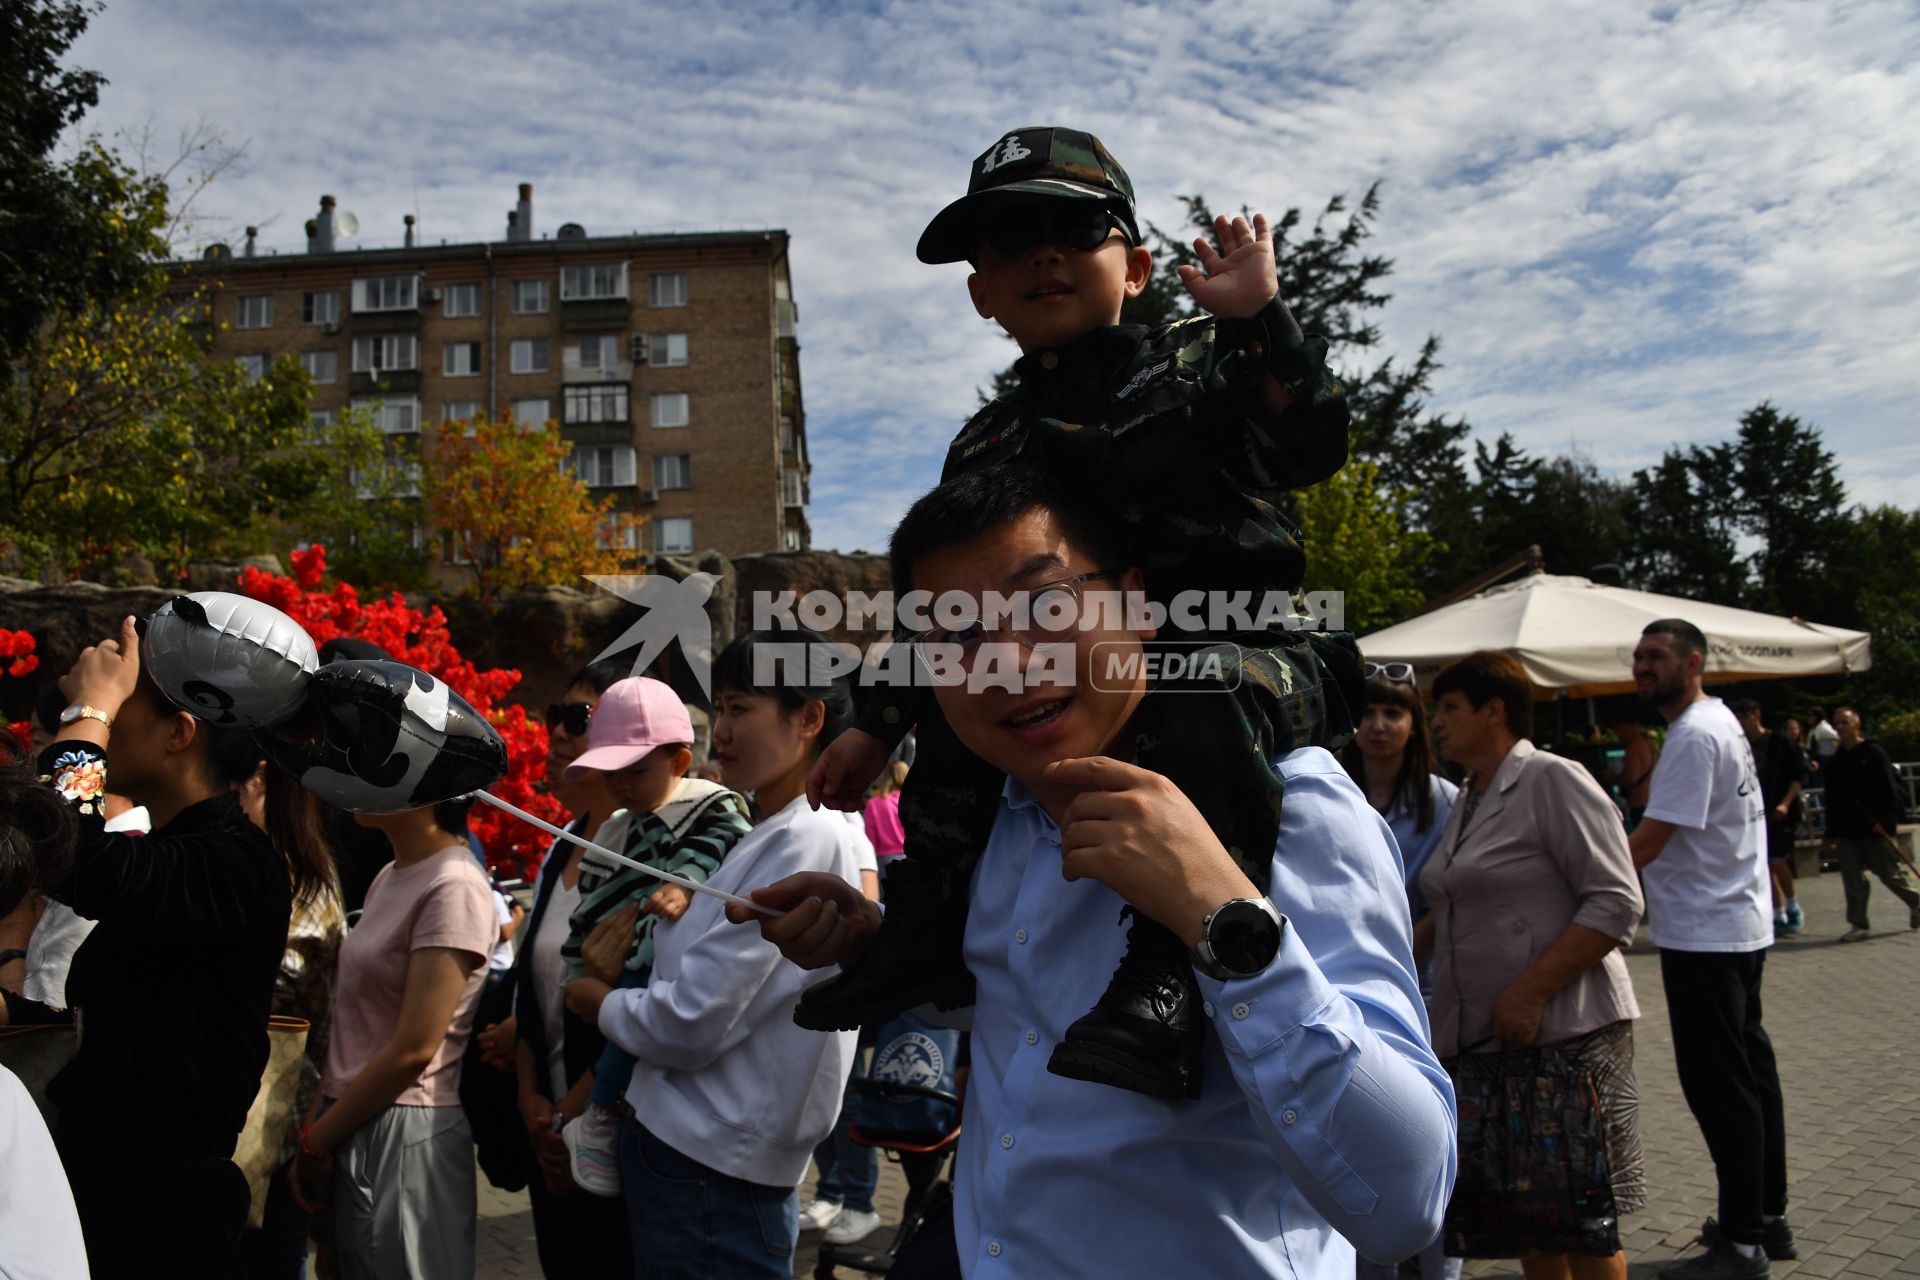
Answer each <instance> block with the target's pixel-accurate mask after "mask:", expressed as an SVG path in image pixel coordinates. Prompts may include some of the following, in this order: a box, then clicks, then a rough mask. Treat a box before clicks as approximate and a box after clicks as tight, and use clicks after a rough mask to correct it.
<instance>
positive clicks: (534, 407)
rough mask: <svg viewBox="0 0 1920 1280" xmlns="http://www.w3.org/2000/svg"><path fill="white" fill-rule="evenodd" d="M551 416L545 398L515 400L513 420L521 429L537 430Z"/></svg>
mask: <svg viewBox="0 0 1920 1280" xmlns="http://www.w3.org/2000/svg"><path fill="white" fill-rule="evenodd" d="M552 417H553V413H552V410H551V409H550V408H549V407H548V405H547V402H546V401H545V400H515V401H514V402H513V420H514V422H516V423H518V424H519V427H520V429H521V430H522V431H538V430H540V429H541V428H542V427H545V426H546V425H547V422H548V421H549V420H550V419H551V418H552Z"/></svg>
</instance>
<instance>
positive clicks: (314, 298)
mask: <svg viewBox="0 0 1920 1280" xmlns="http://www.w3.org/2000/svg"><path fill="white" fill-rule="evenodd" d="M300 323H301V324H339V323H340V292H339V290H337V289H318V290H311V291H309V292H307V293H303V294H301V295H300Z"/></svg>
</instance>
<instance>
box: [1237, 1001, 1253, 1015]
mask: <svg viewBox="0 0 1920 1280" xmlns="http://www.w3.org/2000/svg"><path fill="white" fill-rule="evenodd" d="M1252 1012H1253V1009H1252V1008H1251V1007H1249V1006H1248V1005H1245V1004H1237V1005H1235V1006H1233V1016H1234V1017H1236V1018H1244V1017H1246V1016H1247V1015H1248V1014H1250V1013H1252Z"/></svg>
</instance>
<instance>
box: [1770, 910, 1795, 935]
mask: <svg viewBox="0 0 1920 1280" xmlns="http://www.w3.org/2000/svg"><path fill="white" fill-rule="evenodd" d="M1789 928H1791V926H1790V925H1789V924H1788V923H1787V909H1786V908H1785V907H1782V908H1780V910H1778V911H1776V912H1774V913H1773V931H1774V932H1775V933H1776V934H1780V933H1786V932H1787V931H1788V929H1789Z"/></svg>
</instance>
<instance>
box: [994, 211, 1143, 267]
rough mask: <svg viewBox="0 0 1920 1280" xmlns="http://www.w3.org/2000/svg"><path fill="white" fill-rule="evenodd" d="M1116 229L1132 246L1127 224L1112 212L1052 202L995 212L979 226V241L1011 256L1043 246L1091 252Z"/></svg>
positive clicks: (1103, 242)
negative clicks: (1048, 245) (1057, 246)
mask: <svg viewBox="0 0 1920 1280" xmlns="http://www.w3.org/2000/svg"><path fill="white" fill-rule="evenodd" d="M1116 228H1117V229H1118V230H1119V232H1120V235H1121V237H1122V238H1123V239H1125V240H1126V242H1127V243H1128V244H1129V245H1131V244H1132V243H1133V237H1132V236H1130V235H1128V234H1127V225H1126V223H1124V222H1122V221H1121V220H1120V216H1119V215H1118V214H1116V213H1114V212H1113V211H1112V210H1111V209H1103V208H1101V207H1099V206H1098V205H1093V206H1077V205H1073V204H1065V203H1062V202H1052V203H1048V204H1043V205H1035V204H1029V205H1014V206H1012V207H1010V208H1006V209H1000V210H996V211H995V212H993V213H991V214H988V215H987V217H986V218H985V219H984V220H982V222H981V223H980V238H981V239H982V240H985V241H986V242H987V243H988V244H990V245H992V246H993V248H994V251H995V252H996V253H1003V254H1006V255H1007V256H1009V257H1011V256H1013V255H1014V254H1019V253H1025V252H1026V251H1027V250H1029V249H1031V248H1033V247H1034V246H1035V245H1041V244H1057V245H1060V246H1061V247H1062V248H1066V249H1073V250H1076V251H1078V252H1080V253H1091V252H1092V251H1093V250H1095V249H1098V248H1099V247H1100V246H1101V245H1103V244H1105V243H1106V242H1107V237H1108V236H1109V235H1111V234H1112V233H1113V231H1114V230H1115V229H1116Z"/></svg>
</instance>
